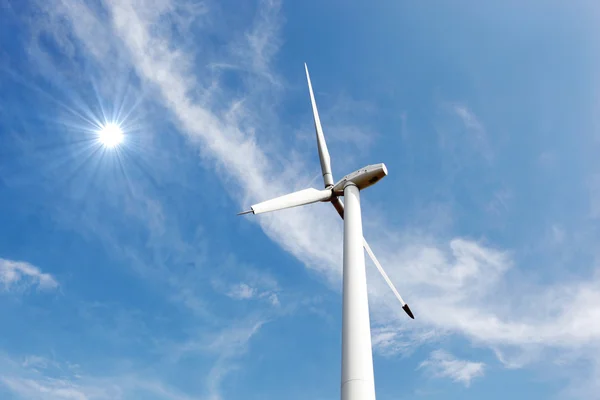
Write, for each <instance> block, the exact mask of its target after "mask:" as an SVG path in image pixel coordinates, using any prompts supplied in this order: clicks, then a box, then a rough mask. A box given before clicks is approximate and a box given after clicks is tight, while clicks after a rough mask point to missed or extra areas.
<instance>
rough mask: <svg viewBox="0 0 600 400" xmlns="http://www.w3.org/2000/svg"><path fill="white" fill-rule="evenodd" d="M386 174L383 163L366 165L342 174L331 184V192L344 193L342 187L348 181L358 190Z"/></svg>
mask: <svg viewBox="0 0 600 400" xmlns="http://www.w3.org/2000/svg"><path fill="white" fill-rule="evenodd" d="M386 175H387V168H386V167H385V164H383V163H380V164H373V165H367V166H366V167H363V168H361V169H359V170H357V171H354V172H353V173H351V174H348V175H346V176H344V177H343V178H342V179H340V180H339V181H338V183H336V184H335V185H333V188H331V189H332V190H333V194H334V195H336V196H343V195H344V188H345V187H346V185H347V184H348V183H353V184H355V185H356V187H358V189H359V190H363V189H366V188H368V187H369V186H372V185H374V184H376V183H377V182H379V180H380V179H381V178H383V177H385V176H386Z"/></svg>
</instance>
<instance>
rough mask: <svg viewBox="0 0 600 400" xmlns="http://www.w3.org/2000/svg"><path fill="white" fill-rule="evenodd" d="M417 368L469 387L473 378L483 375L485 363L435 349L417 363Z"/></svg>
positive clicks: (435, 376) (436, 376)
mask: <svg viewBox="0 0 600 400" xmlns="http://www.w3.org/2000/svg"><path fill="white" fill-rule="evenodd" d="M419 369H424V370H425V371H426V372H427V373H429V374H430V375H431V376H433V377H434V378H449V379H451V380H452V381H454V382H458V383H462V384H463V385H465V386H466V387H469V386H470V385H471V381H473V379H475V378H478V377H482V376H483V374H484V371H485V364H484V363H481V362H473V361H468V360H461V359H458V358H456V357H454V356H453V355H452V354H450V353H448V352H446V351H444V350H435V351H433V352H431V354H430V355H429V358H428V359H427V360H425V361H423V362H422V363H421V364H419Z"/></svg>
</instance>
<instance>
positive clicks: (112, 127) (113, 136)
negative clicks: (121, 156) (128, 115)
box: [98, 123, 125, 148]
mask: <svg viewBox="0 0 600 400" xmlns="http://www.w3.org/2000/svg"><path fill="white" fill-rule="evenodd" d="M98 139H99V140H100V143H102V144H103V145H104V147H107V148H114V147H116V146H118V145H119V144H121V143H122V142H123V140H124V139H125V135H123V130H122V129H121V127H120V126H119V125H117V124H115V123H107V124H105V125H104V126H102V128H101V129H100V130H99V131H98Z"/></svg>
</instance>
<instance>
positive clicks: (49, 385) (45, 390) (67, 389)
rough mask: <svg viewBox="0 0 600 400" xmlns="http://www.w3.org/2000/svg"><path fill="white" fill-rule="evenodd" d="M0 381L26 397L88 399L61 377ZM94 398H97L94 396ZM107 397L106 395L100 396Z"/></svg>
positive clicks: (51, 399) (55, 399)
mask: <svg viewBox="0 0 600 400" xmlns="http://www.w3.org/2000/svg"><path fill="white" fill-rule="evenodd" d="M0 380H1V381H2V383H4V385H5V386H6V387H8V388H9V389H10V390H11V391H13V392H14V393H17V394H18V395H19V396H21V397H23V398H27V399H32V400H33V399H48V400H90V399H92V397H89V396H87V395H86V394H85V393H84V392H83V391H82V390H81V389H80V388H79V387H78V386H77V385H75V384H73V383H72V382H70V381H66V380H63V379H44V380H43V381H37V380H34V379H23V378H5V377H3V378H0ZM94 398H99V397H98V396H95V397H94ZM102 398H105V399H107V398H108V397H102Z"/></svg>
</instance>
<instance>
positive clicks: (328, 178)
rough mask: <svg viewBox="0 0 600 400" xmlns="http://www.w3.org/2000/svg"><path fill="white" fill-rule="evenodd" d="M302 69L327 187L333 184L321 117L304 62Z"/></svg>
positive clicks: (324, 181)
mask: <svg viewBox="0 0 600 400" xmlns="http://www.w3.org/2000/svg"><path fill="white" fill-rule="evenodd" d="M304 69H305V70H306V80H307V81H308V91H309V92H310V103H311V105H312V111H313V117H314V120H315V131H316V132H317V147H318V149H319V160H320V161H321V172H322V173H323V183H325V187H329V186H333V175H332V174H331V158H330V157H329V150H327V143H325V136H324V135H323V128H322V127H321V119H320V118H319V111H318V110H317V102H316V101H315V94H314V93H313V88H312V84H311V83H310V75H309V74H308V66H307V65H306V63H304Z"/></svg>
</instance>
